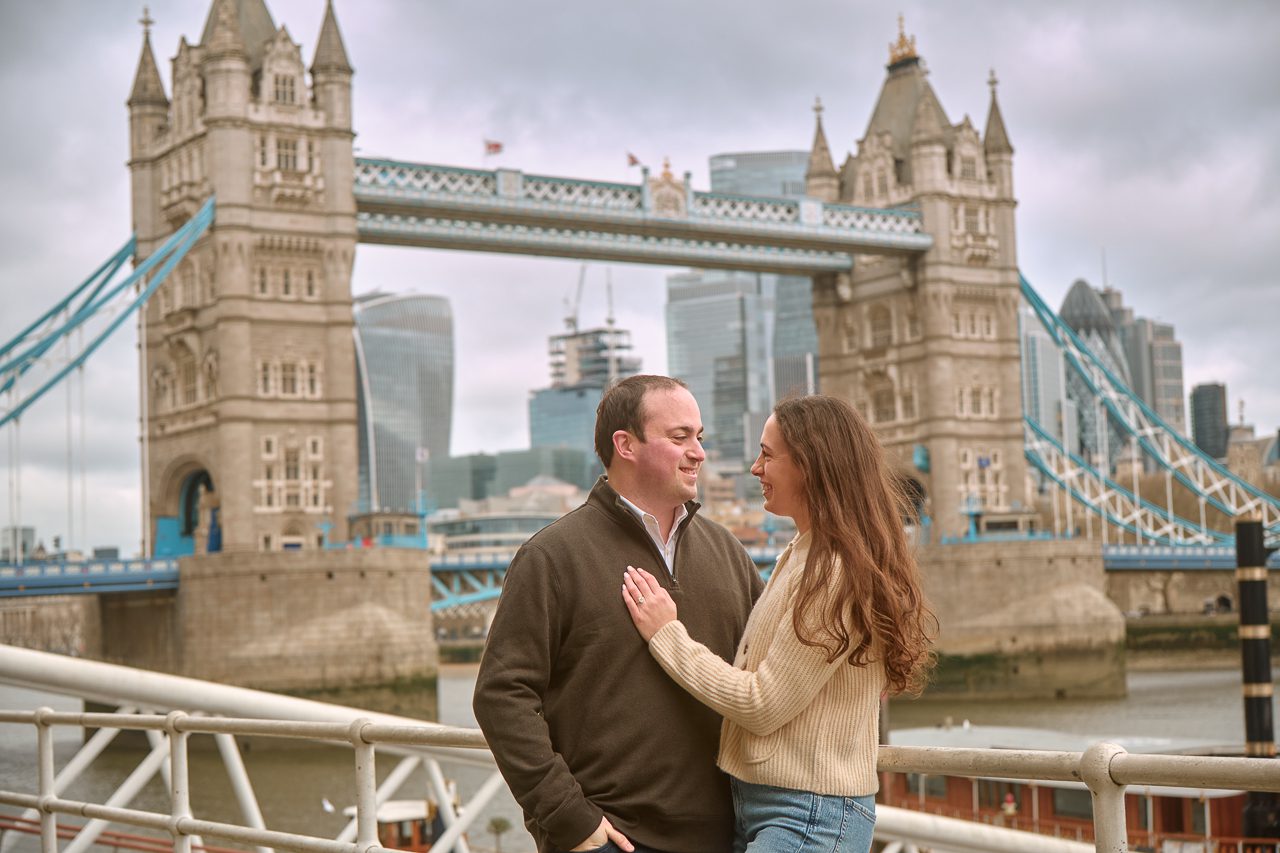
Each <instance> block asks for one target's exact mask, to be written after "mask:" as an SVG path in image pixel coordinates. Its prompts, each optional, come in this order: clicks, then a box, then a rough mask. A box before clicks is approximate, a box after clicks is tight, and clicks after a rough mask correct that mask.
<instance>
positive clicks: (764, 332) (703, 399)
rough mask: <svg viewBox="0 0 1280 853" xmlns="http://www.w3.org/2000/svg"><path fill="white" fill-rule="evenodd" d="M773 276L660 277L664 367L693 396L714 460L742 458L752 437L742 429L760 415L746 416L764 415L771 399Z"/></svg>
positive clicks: (713, 272) (717, 273)
mask: <svg viewBox="0 0 1280 853" xmlns="http://www.w3.org/2000/svg"><path fill="white" fill-rule="evenodd" d="M776 278H777V276H772V275H764V274H760V273H747V272H721V271H717V270H705V271H697V272H689V273H682V274H679V275H673V276H671V277H669V278H668V279H667V369H668V370H669V371H670V372H671V375H672V376H675V377H677V378H679V379H682V380H684V381H685V382H686V383H688V385H689V390H690V391H691V392H693V396H694V397H695V398H696V399H697V400H698V405H699V408H700V409H701V410H702V423H703V426H704V428H705V430H706V433H705V435H706V441H705V445H706V448H707V452H708V454H710V455H711V456H712V458H714V459H718V460H723V461H742V460H745V459H747V458H748V457H747V451H746V448H747V446H748V441H749V442H750V444H751V445H752V446H754V445H755V443H756V442H757V441H758V440H759V436H758V435H756V436H748V435H747V433H748V431H749V430H750V429H752V428H753V426H754V422H755V421H757V420H761V419H760V418H758V417H757V418H753V417H752V415H759V414H761V413H764V414H766V415H767V413H768V411H769V409H770V408H771V407H772V405H773V388H772V382H771V381H770V380H771V374H770V369H769V368H770V364H769V355H770V345H771V343H772V340H773V300H774V285H775V280H776ZM754 455H755V454H754V453H752V454H751V456H754Z"/></svg>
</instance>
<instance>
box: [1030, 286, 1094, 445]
mask: <svg viewBox="0 0 1280 853" xmlns="http://www.w3.org/2000/svg"><path fill="white" fill-rule="evenodd" d="M1018 320H1019V333H1020V337H1021V341H1022V412H1023V414H1024V415H1025V416H1026V417H1027V418H1028V419H1030V420H1031V422H1032V423H1034V424H1035V425H1036V426H1038V427H1040V428H1041V429H1043V430H1044V431H1045V432H1046V433H1048V434H1049V435H1050V436H1052V437H1053V439H1054V440H1055V441H1057V442H1058V443H1059V444H1061V445H1062V447H1063V448H1064V449H1067V450H1069V451H1070V452H1072V453H1075V452H1077V451H1078V449H1079V447H1080V434H1079V432H1080V416H1079V413H1078V412H1077V410H1076V404H1075V401H1074V400H1071V399H1070V398H1069V397H1068V396H1067V365H1066V360H1065V359H1064V358H1063V355H1062V350H1060V349H1059V348H1058V345H1057V343H1056V342H1055V341H1054V340H1053V337H1052V336H1051V335H1050V334H1049V333H1048V331H1046V330H1045V328H1044V325H1043V324H1042V323H1041V322H1040V320H1039V317H1038V316H1037V314H1036V312H1035V311H1034V310H1032V309H1031V307H1030V306H1029V305H1027V304H1026V303H1025V302H1024V303H1023V304H1022V310H1021V312H1020V313H1019V315H1018Z"/></svg>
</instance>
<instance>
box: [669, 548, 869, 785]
mask: <svg viewBox="0 0 1280 853" xmlns="http://www.w3.org/2000/svg"><path fill="white" fill-rule="evenodd" d="M809 539H810V537H809V534H808V533H804V534H801V535H800V536H797V537H796V538H795V539H793V540H792V541H791V544H789V545H788V546H787V548H786V550H784V551H783V552H782V554H781V555H779V557H778V563H777V566H776V567H775V568H774V570H773V574H772V575H771V576H770V578H769V582H768V584H766V585H765V588H764V593H763V594H761V596H760V600H759V601H758V602H756V606H755V609H754V610H752V612H751V617H750V619H748V621H747V627H746V631H745V632H744V634H743V636H742V641H741V642H740V643H739V645H738V652H737V655H736V656H735V657H734V661H733V666H730V665H729V664H727V663H725V662H724V660H723V659H722V658H721V657H719V656H718V655H716V654H715V653H714V652H712V651H711V650H710V649H708V648H707V647H706V646H703V645H702V644H701V643H698V642H697V641H695V640H693V639H692V638H690V636H689V634H688V632H687V631H686V630H685V627H684V625H682V624H681V623H680V622H679V621H678V620H677V621H674V622H670V623H668V624H666V625H664V626H663V627H662V628H661V629H660V630H659V631H658V633H657V634H655V635H654V636H653V639H652V640H650V641H649V651H650V652H651V653H652V654H653V656H654V658H656V659H657V661H658V663H659V664H660V665H661V666H662V668H663V669H665V670H666V671H667V673H668V674H669V675H670V676H671V677H672V678H673V679H675V680H676V682H678V683H679V684H680V686H681V687H683V688H684V689H685V690H688V691H689V692H690V693H692V694H693V695H694V696H695V697H696V698H697V699H698V700H699V701H700V702H702V703H703V704H705V705H707V706H709V707H711V708H713V709H714V710H715V711H717V712H718V713H720V714H721V715H722V716H723V717H724V723H723V725H722V726H721V729H720V757H719V760H718V762H717V763H718V764H719V765H720V768H721V769H722V770H724V771H725V772H726V773H728V774H729V775H731V776H733V777H735V778H737V779H741V780H743V781H745V782H754V783H756V784H761V785H776V786H778V787H781V788H793V789H796V790H802V791H812V792H815V793H818V794H827V795H834V796H844V797H860V796H865V795H867V794H874V793H875V792H876V791H877V790H878V789H879V783H878V780H877V778H876V747H877V744H878V743H879V737H880V734H879V733H880V716H879V712H880V695H881V693H882V692H883V691H884V688H885V676H884V667H883V666H882V665H881V663H880V662H879V661H878V660H873V661H872V662H871V663H870V664H868V665H866V666H850V665H849V663H848V657H847V655H842V656H841V657H839V658H837V659H836V660H834V661H832V662H830V663H828V662H827V652H826V651H825V650H824V649H822V648H821V647H811V646H806V645H804V644H803V643H801V642H800V640H799V639H798V638H797V637H796V633H795V631H794V629H793V627H792V612H793V609H794V608H793V605H794V599H795V593H796V591H797V590H798V588H799V587H798V584H797V582H798V581H799V579H800V578H801V576H802V574H803V572H804V562H805V557H806V555H807V554H808V552H809ZM813 609H814V610H817V609H819V608H813ZM806 627H807V628H809V631H807V632H806V633H807V634H808V635H809V636H814V635H813V633H812V628H811V627H809V626H808V625H806ZM819 636H821V635H819Z"/></svg>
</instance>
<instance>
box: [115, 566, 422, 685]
mask: <svg viewBox="0 0 1280 853" xmlns="http://www.w3.org/2000/svg"><path fill="white" fill-rule="evenodd" d="M179 573H180V582H179V588H178V590H177V591H176V592H167V593H166V592H154V593H124V594H117V595H110V596H105V595H104V596H100V599H101V602H102V605H101V614H102V650H101V651H102V654H101V657H102V659H103V660H106V661H110V662H112V663H122V664H127V665H129V666H134V667H141V668H144V669H152V670H158V671H161V672H170V673H174V674H177V675H185V676H189V677H192V678H199V679H204V680H208V681H216V682H219V683H222V684H233V685H238V686H241V687H251V688H256V689H260V690H271V691H277V692H289V693H304V694H315V693H332V692H335V691H350V690H354V689H360V690H377V689H379V688H382V687H387V686H394V685H405V684H413V683H416V682H421V683H423V684H424V686H425V685H427V684H433V683H434V679H435V677H436V674H437V669H438V653H437V648H436V641H435V636H434V630H433V627H432V618H431V591H430V586H431V580H430V568H429V565H428V562H427V557H426V555H425V554H423V553H422V552H420V551H409V550H400V549H356V550H349V551H347V550H343V551H277V552H270V553H222V554H209V555H204V556H196V557H184V558H182V559H181V560H180V561H179ZM427 692H429V693H431V694H432V698H433V697H434V689H430V690H428V691H427ZM382 704H385V703H382Z"/></svg>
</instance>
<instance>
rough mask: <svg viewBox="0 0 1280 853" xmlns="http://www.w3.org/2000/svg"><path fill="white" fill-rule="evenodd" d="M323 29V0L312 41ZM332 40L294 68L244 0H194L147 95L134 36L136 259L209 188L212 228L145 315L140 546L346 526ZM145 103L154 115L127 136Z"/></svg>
mask: <svg viewBox="0 0 1280 853" xmlns="http://www.w3.org/2000/svg"><path fill="white" fill-rule="evenodd" d="M335 37H337V25H336V21H334V19H333V10H332V7H331V6H330V8H328V9H327V10H326V23H325V27H324V28H323V29H322V39H324V40H325V43H326V45H328V46H327V47H321V48H318V49H317V56H318V57H319V56H321V55H323V56H325V57H330V56H332V55H333V53H334V52H333V50H332V40H333V38H335ZM337 47H338V51H337V52H338V54H339V56H340V62H338V63H334V62H331V61H329V60H328V59H326V60H325V61H323V62H318V63H317V64H316V73H315V75H314V78H313V80H312V81H308V78H307V71H306V68H305V66H304V65H303V62H302V54H301V50H300V48H299V46H298V45H297V44H295V43H294V42H293V40H292V38H291V37H290V36H289V33H288V30H287V29H285V28H284V27H277V26H276V25H275V23H274V21H273V20H272V18H271V14H270V12H268V11H267V8H266V6H265V4H264V3H263V2H262V0H212V3H211V6H210V9H209V15H208V18H207V20H206V22H205V27H204V30H203V32H202V35H201V39H200V42H199V43H198V44H195V45H192V44H189V43H188V42H187V41H186V39H185V38H184V39H182V40H181V41H180V42H179V44H178V51H177V55H176V56H175V57H174V60H173V99H172V103H168V104H167V105H163V106H162V104H161V102H160V100H158V99H157V98H156V97H155V95H154V94H153V89H154V85H153V82H151V73H150V72H149V71H148V72H147V74H146V75H144V74H143V71H144V70H145V65H146V63H147V59H148V56H149V46H148V45H144V56H143V61H142V64H141V65H140V69H139V81H141V82H139V83H135V87H134V90H135V94H134V96H133V97H131V98H130V116H131V130H132V131H133V133H132V137H133V138H132V142H133V146H134V156H133V157H132V159H131V161H130V168H131V170H132V171H133V175H134V197H133V204H134V219H135V222H136V224H137V234H138V259H139V260H141V259H142V258H145V257H146V256H147V255H149V254H150V253H151V252H153V251H154V250H155V249H156V247H157V246H158V245H159V244H160V243H161V242H163V240H164V239H166V238H167V237H168V236H169V235H170V234H171V233H172V232H173V231H174V229H175V228H177V227H178V226H179V225H181V224H182V223H183V222H185V221H186V220H187V218H189V217H190V216H191V214H192V213H194V212H195V210H197V209H198V207H199V206H200V204H202V203H203V202H204V201H205V199H207V198H208V197H209V196H210V195H213V196H216V198H217V208H216V211H215V220H214V225H213V226H212V227H211V229H210V230H209V232H208V233H207V234H206V235H205V237H204V238H203V239H202V240H201V241H200V242H199V243H198V244H197V245H196V246H195V247H194V248H193V249H192V250H191V252H189V253H188V255H187V257H186V259H185V260H184V261H183V262H182V264H180V265H179V267H178V268H177V269H175V270H174V271H173V273H172V274H171V275H170V277H169V278H168V280H167V281H166V282H165V284H164V285H162V286H161V288H160V289H159V290H158V291H157V293H156V295H155V296H154V297H153V298H152V299H151V301H150V302H149V304H148V305H147V307H146V311H145V319H144V328H145V332H144V346H143V356H142V369H143V377H142V379H143V381H144V382H145V383H146V390H147V394H146V397H145V399H146V401H147V404H146V410H145V414H144V421H143V431H144V443H145V457H144V458H145V459H146V460H147V462H146V467H147V503H146V507H145V510H146V518H147V519H148V523H149V525H150V527H151V532H152V536H153V541H154V542H155V543H156V547H155V551H156V553H158V554H181V553H184V552H191V551H195V552H201V551H205V550H218V549H221V550H227V551H247V550H278V549H280V548H299V547H301V548H309V547H316V546H317V545H318V544H319V543H320V541H321V536H322V533H321V530H322V527H323V525H324V523H325V522H331V523H332V525H333V532H332V534H331V535H332V536H333V537H335V538H345V536H346V516H347V513H348V512H350V510H351V509H352V507H353V505H354V503H355V500H356V491H357V480H358V477H357V459H356V428H355V385H354V381H355V379H354V377H355V365H354V349H353V345H352V336H351V328H352V314H351V266H352V260H353V258H354V249H355V239H356V229H355V204H354V200H353V198H352V179H353V173H354V162H353V159H352V148H351V145H352V142H351V139H352V134H351V109H350V74H351V72H350V66H349V64H348V63H347V62H346V54H345V51H343V50H342V48H341V39H340V37H337ZM152 64H154V62H153V63H152ZM343 67H345V71H344V70H343ZM344 73H345V75H346V76H345V93H340V96H335V94H334V89H333V88H332V87H333V80H334V79H335V78H341V77H342V75H343V74H344ZM339 82H341V81H339ZM309 83H310V84H311V85H309ZM313 92H314V95H315V97H313ZM161 96H163V91H162V90H161ZM135 101H136V102H137V103H135ZM160 109H164V110H165V112H166V115H165V120H164V121H163V123H162V124H161V125H160V129H159V130H158V131H157V132H156V133H155V135H154V137H153V138H151V139H150V140H149V141H148V140H144V141H143V142H139V138H140V135H141V136H145V135H146V134H145V133H141V131H143V130H145V129H147V128H150V127H152V126H153V124H155V116H156V114H158V111H159V110H160ZM144 121H145V122H152V124H148V125H146V126H145V128H144V126H143V122H144ZM139 146H141V147H139ZM148 175H152V176H153V178H152V179H150V180H148V178H147V176H148Z"/></svg>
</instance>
